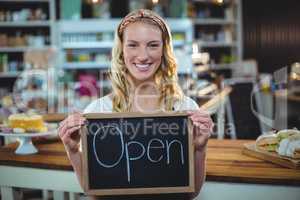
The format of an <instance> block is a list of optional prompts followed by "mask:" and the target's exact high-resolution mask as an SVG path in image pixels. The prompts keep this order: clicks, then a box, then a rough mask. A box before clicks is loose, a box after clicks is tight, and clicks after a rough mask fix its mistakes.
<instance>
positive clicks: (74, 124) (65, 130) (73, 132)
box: [58, 112, 86, 154]
mask: <svg viewBox="0 0 300 200" xmlns="http://www.w3.org/2000/svg"><path fill="white" fill-rule="evenodd" d="M85 120H86V119H85V118H84V117H83V116H82V114H81V113H79V112H76V113H73V114H71V115H69V116H68V117H67V118H66V119H64V120H63V121H62V122H61V123H60V124H59V128H58V135H59V137H60V139H61V140H62V142H63V144H64V146H65V149H66V151H67V153H68V154H76V153H78V152H79V141H80V134H79V129H80V128H81V126H82V125H84V122H85Z"/></svg>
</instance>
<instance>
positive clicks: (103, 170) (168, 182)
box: [80, 112, 195, 196]
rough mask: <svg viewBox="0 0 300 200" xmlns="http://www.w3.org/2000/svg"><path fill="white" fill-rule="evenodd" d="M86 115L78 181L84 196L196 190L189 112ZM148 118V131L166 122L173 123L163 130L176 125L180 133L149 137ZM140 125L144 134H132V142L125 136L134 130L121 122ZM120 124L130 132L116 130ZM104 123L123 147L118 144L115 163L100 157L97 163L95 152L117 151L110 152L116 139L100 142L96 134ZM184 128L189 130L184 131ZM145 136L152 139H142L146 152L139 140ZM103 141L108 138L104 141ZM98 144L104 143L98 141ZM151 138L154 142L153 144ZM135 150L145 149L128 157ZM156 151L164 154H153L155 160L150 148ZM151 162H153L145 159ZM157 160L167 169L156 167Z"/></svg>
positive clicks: (110, 153) (164, 124) (165, 124)
mask: <svg viewBox="0 0 300 200" xmlns="http://www.w3.org/2000/svg"><path fill="white" fill-rule="evenodd" d="M84 117H85V118H86V119H87V124H86V125H85V126H84V127H83V128H82V129H81V131H80V132H81V142H82V143H81V145H82V151H83V159H82V175H83V177H82V180H83V185H84V191H85V193H86V194H87V195H99V196H107V195H108V196H110V195H134V194H163V193H191V192H194V191H195V177H194V176H195V175H194V173H195V172H194V144H193V134H192V133H193V130H192V123H191V120H190V119H189V117H188V114H187V112H161V113H154V114H144V113H143V114H141V113H133V112H131V113H109V114H108V113H107V114H106V113H105V114H104V113H101V114H94V113H93V114H85V115H84ZM146 120H148V121H149V122H150V123H149V124H150V126H149V124H148V127H151V128H148V130H150V131H152V132H153V131H154V130H157V127H156V128H155V126H161V127H160V128H162V127H167V125H170V126H171V125H172V126H173V127H171V129H170V127H168V128H169V129H165V130H169V132H171V130H173V131H174V130H175V132H172V133H176V127H179V129H178V134H172V133H169V134H156V135H155V134H153V135H154V136H155V138H154V136H151V134H148V132H147V134H145V126H147V124H146V125H145V121H146ZM130 122H132V123H130ZM139 123H144V124H143V125H144V126H143V129H144V130H143V131H144V132H143V133H144V135H142V134H141V132H140V131H138V133H139V134H137V135H136V137H135V138H134V139H135V140H136V141H135V140H134V139H129V136H132V134H131V135H130V134H128V132H130V131H128V129H124V124H127V125H128V124H129V125H130V124H134V125H136V126H137V125H138V124H139ZM151 123H152V124H151ZM155 123H158V124H155ZM99 124H100V125H99ZM176 124H177V125H176ZM129 125H128V126H129ZM118 126H122V128H120V129H119V130H122V131H124V130H125V131H128V132H125V134H124V133H123V132H122V131H121V132H120V134H116V133H117V131H116V130H117V128H116V127H118ZM95 127H96V128H95ZM103 127H113V128H112V129H111V130H110V131H111V133H114V134H115V135H114V136H113V134H111V135H112V136H110V137H111V138H113V137H118V138H119V139H120V138H121V139H120V141H119V143H120V144H117V147H118V145H121V146H122V147H123V148H120V149H121V150H120V152H122V153H120V154H119V155H120V156H119V157H118V158H116V157H115V158H116V159H114V160H117V162H115V163H113V162H110V163H108V162H106V163H105V162H104V161H103V160H102V161H100V158H99V157H100V156H99V152H101V153H102V154H103V155H109V156H111V155H114V154H115V153H116V151H114V150H115V149H116V148H114V147H115V146H116V144H111V143H116V142H114V140H111V139H103V140H101V137H100V133H101V134H102V135H101V136H104V132H105V131H104V130H103V129H102V128H103ZM129 127H130V126H129ZM131 128H132V127H131ZM172 128H173V129H172ZM99 130H101V131H102V132H101V131H99ZM132 130H134V129H132ZM135 130H137V129H135ZM161 130H163V129H161ZM131 132H134V131H131ZM179 132H180V133H181V134H180V133H179ZM186 132H187V134H185V133H186ZM121 135H124V136H121ZM148 135H150V136H148ZM123 137H124V138H123ZM126 137H128V138H126ZM147 137H150V138H147ZM156 137H157V138H156ZM168 137H169V138H168ZM173 137H174V138H173ZM107 138H109V137H107ZM144 138H147V140H149V139H150V141H147V140H146V143H147V142H148V146H147V152H146V148H145V147H143V146H144V141H142V140H144ZM119 139H118V140H119ZM104 140H108V141H107V142H103V141H104ZM95 141H97V142H95ZM99 142H100V143H101V142H102V143H101V144H100V143H99ZM154 142H155V143H156V145H155V146H154ZM96 145H99V146H96ZM158 145H159V146H158ZM172 145H173V146H172ZM130 146H134V147H138V148H135V149H134V148H130ZM171 146H172V147H171ZM99 147H100V149H99ZM101 148H102V149H101ZM98 149H99V150H98ZM124 149H125V150H124ZM136 149H143V151H142V152H143V153H140V155H139V156H136V157H131V156H132V155H131V153H132V152H133V150H136ZM177 149H180V153H178V152H176V151H175V150H177ZM158 150H161V152H162V150H165V151H166V153H165V154H163V153H161V154H162V155H161V156H160V157H159V159H158V158H157V157H156V158H153V156H154V155H157V154H151V153H153V152H152V151H158ZM111 151H112V152H111ZM178 151H179V150H178ZM135 153H136V152H135ZM155 153H157V152H155ZM172 153H173V154H172ZM146 154H147V155H146ZM123 155H125V156H123ZM141 155H142V156H141ZM95 157H96V159H95ZM102 157H105V156H102ZM145 157H146V159H145ZM106 158H107V156H106ZM163 158H164V159H165V160H166V161H165V162H161V161H162V160H163ZM180 158H181V159H180ZM95 160H96V161H95ZM149 160H150V161H151V162H149ZM120 163H123V164H120ZM158 163H163V164H164V165H163V164H162V166H164V167H165V168H159V167H160V166H159V165H158ZM174 163H175V164H174ZM100 164H101V165H100ZM119 165H120V166H119ZM109 170H112V171H113V172H110V171H109ZM151 170H152V171H151ZM126 171H127V173H126ZM126 175H127V176H126ZM147 181H148V182H147Z"/></svg>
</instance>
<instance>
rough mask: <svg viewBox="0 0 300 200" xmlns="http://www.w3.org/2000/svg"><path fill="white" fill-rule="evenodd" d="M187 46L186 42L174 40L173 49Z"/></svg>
mask: <svg viewBox="0 0 300 200" xmlns="http://www.w3.org/2000/svg"><path fill="white" fill-rule="evenodd" d="M184 45H185V41H183V40H173V47H182V46H184Z"/></svg>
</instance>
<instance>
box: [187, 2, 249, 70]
mask: <svg viewBox="0 0 300 200" xmlns="http://www.w3.org/2000/svg"><path fill="white" fill-rule="evenodd" d="M241 12H242V6H241V0H191V1H189V5H188V16H189V17H190V18H191V19H192V20H193V24H194V34H195V49H197V50H198V52H201V53H204V52H205V53H208V55H209V60H210V61H209V62H210V67H211V68H216V69H220V68H232V67H235V63H237V62H239V61H241V60H242V54H243V52H242V51H243V47H242V14H241ZM196 53H197V52H196Z"/></svg>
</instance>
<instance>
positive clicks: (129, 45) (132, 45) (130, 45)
mask: <svg viewBox="0 0 300 200" xmlns="http://www.w3.org/2000/svg"><path fill="white" fill-rule="evenodd" d="M127 46H128V47H136V46H137V45H136V44H127Z"/></svg>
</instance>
